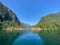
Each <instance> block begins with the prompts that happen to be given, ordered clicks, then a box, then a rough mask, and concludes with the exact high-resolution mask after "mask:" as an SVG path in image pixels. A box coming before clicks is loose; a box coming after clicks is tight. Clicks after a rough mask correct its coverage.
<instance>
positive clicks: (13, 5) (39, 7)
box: [0, 0, 60, 25]
mask: <svg viewBox="0 0 60 45" xmlns="http://www.w3.org/2000/svg"><path fill="white" fill-rule="evenodd" d="M0 1H1V2H2V3H3V4H4V5H5V6H6V7H8V8H10V9H11V10H12V11H13V12H14V13H15V14H16V15H17V17H18V18H19V20H20V21H21V22H25V23H27V24H30V25H33V24H36V23H38V21H39V20H40V18H41V17H43V16H45V15H47V14H50V13H57V12H60V0H0Z"/></svg>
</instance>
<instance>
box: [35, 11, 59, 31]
mask: <svg viewBox="0 0 60 45" xmlns="http://www.w3.org/2000/svg"><path fill="white" fill-rule="evenodd" d="M36 26H37V27H40V28H42V29H44V30H59V29H60V12H59V13H56V14H49V15H47V16H45V17H42V18H41V20H40V21H39V22H38V24H37V25H36Z"/></svg>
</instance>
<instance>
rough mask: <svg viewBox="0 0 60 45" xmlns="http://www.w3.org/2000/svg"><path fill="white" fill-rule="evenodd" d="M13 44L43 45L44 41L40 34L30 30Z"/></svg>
mask: <svg viewBox="0 0 60 45" xmlns="http://www.w3.org/2000/svg"><path fill="white" fill-rule="evenodd" d="M13 45H43V41H42V39H41V37H40V36H39V35H38V34H36V33H33V32H31V31H28V32H25V33H24V34H23V35H22V36H19V37H18V38H17V39H16V40H15V41H14V42H13Z"/></svg>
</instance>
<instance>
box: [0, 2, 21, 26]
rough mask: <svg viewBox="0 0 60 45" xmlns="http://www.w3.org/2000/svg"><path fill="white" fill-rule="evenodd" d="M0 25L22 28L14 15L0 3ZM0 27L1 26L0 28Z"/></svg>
mask: <svg viewBox="0 0 60 45" xmlns="http://www.w3.org/2000/svg"><path fill="white" fill-rule="evenodd" d="M0 25H3V26H4V27H11V26H15V27H16V26H22V23H21V22H20V21H19V20H18V18H17V16H16V14H15V13H13V12H12V11H11V10H10V9H9V8H7V7H6V6H4V5H3V4H2V3H1V2H0ZM0 27H1V26H0Z"/></svg>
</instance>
